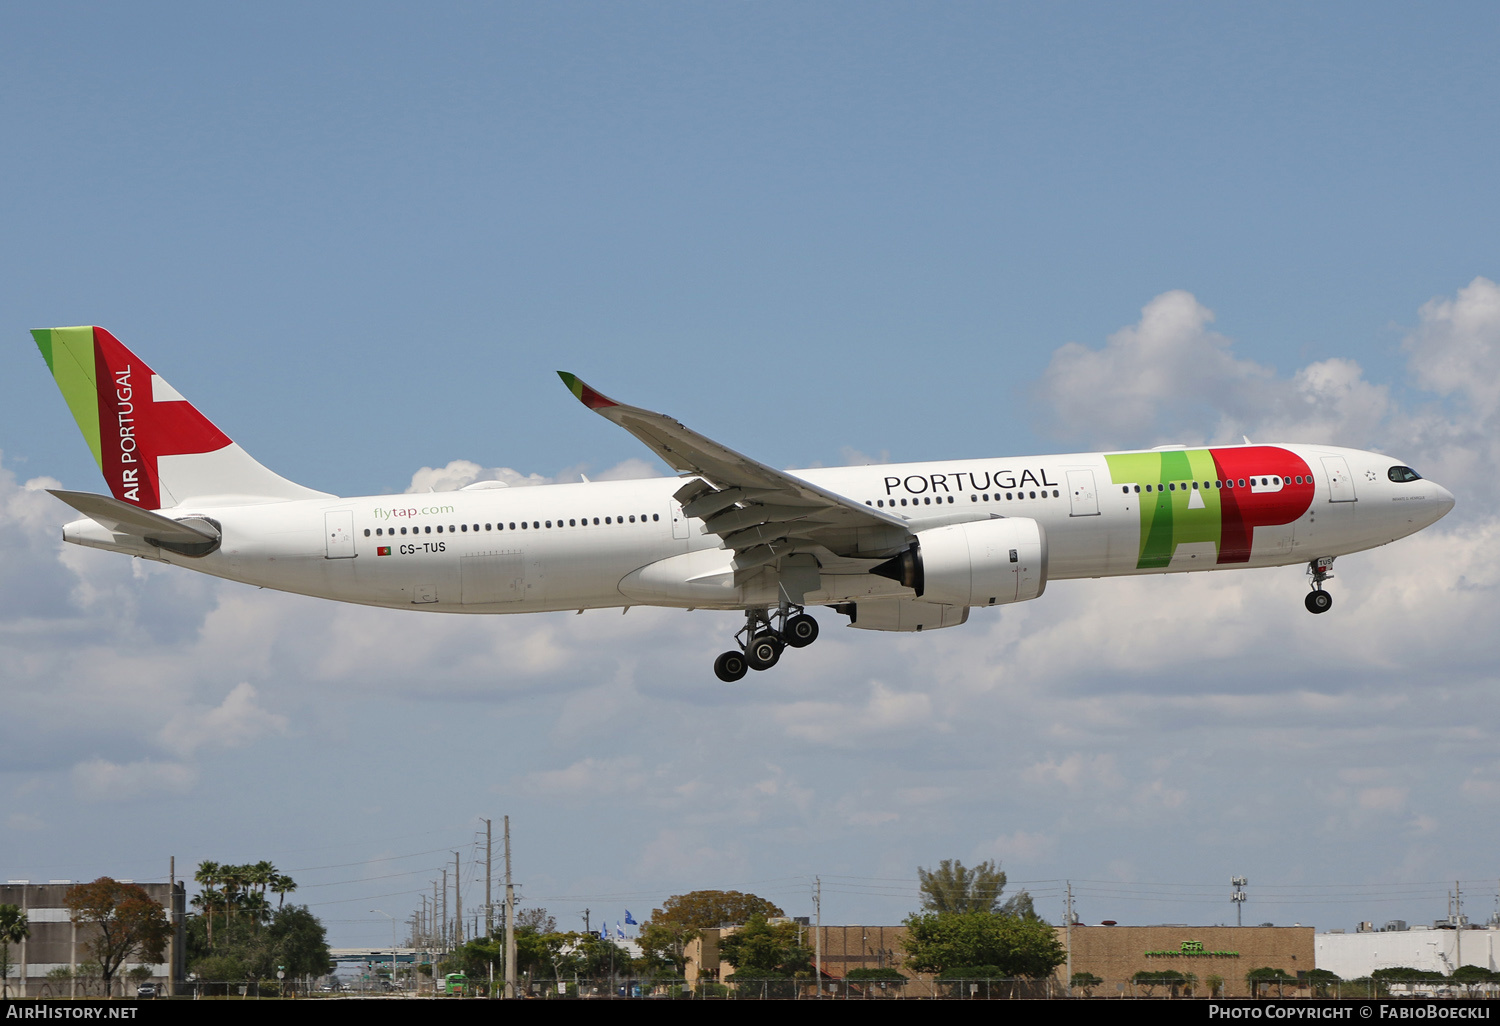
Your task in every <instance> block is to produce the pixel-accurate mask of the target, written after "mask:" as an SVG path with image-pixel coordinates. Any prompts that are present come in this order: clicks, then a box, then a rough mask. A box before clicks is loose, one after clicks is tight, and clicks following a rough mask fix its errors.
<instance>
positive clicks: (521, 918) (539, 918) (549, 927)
mask: <svg viewBox="0 0 1500 1026" xmlns="http://www.w3.org/2000/svg"><path fill="white" fill-rule="evenodd" d="M516 929H517V930H531V931H532V932H533V933H556V932H557V917H556V916H554V915H552V914H551V913H550V912H548V911H547V910H546V909H544V908H523V909H521V910H520V911H519V912H517V913H516Z"/></svg>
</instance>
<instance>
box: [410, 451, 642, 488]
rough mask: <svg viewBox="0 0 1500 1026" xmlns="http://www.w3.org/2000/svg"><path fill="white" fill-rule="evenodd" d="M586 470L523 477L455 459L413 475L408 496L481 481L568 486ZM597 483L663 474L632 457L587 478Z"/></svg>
mask: <svg viewBox="0 0 1500 1026" xmlns="http://www.w3.org/2000/svg"><path fill="white" fill-rule="evenodd" d="M585 474H587V468H573V469H567V470H563V471H561V472H560V473H558V474H557V475H556V476H554V477H546V476H544V475H542V474H522V473H521V472H520V471H518V470H512V469H511V468H510V467H481V466H480V465H479V464H477V463H475V462H474V461H472V460H452V461H450V462H449V463H448V464H447V465H446V466H442V467H423V468H422V469H420V470H418V471H417V472H416V473H414V474H412V476H411V485H410V486H408V487H407V489H406V491H407V493H408V494H410V493H413V492H452V491H457V490H458V489H460V488H465V487H468V486H469V485H471V484H475V483H477V482H480V481H500V482H503V483H504V484H505V485H507V486H509V487H512V488H524V487H529V486H532V485H547V484H569V483H572V482H576V481H580V480H582V478H583V476H584V475H585ZM588 476H589V477H590V479H591V480H594V481H630V480H635V479H637V478H643V477H659V476H661V472H660V471H659V470H657V469H656V467H655V466H654V465H652V464H650V463H648V462H646V461H645V460H643V459H637V458H634V457H632V458H631V459H628V460H624V461H623V462H620V463H617V464H615V465H614V466H613V467H610V468H609V469H608V470H604V471H601V472H600V473H598V474H593V475H588Z"/></svg>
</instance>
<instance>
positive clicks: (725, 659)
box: [714, 604, 818, 684]
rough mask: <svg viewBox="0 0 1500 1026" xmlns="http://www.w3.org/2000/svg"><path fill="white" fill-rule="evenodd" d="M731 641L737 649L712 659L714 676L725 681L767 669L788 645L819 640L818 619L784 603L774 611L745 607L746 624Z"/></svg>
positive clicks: (731, 681) (802, 646)
mask: <svg viewBox="0 0 1500 1026" xmlns="http://www.w3.org/2000/svg"><path fill="white" fill-rule="evenodd" d="M773 620H774V621H777V622H775V623H773ZM778 623H779V626H778ZM734 640H735V641H736V643H738V644H739V646H740V647H739V650H738V651H734V650H731V651H729V652H725V653H724V654H723V655H721V656H719V658H717V659H715V660H714V675H715V676H716V677H718V678H719V679H720V680H722V681H723V682H724V683H726V684H733V683H734V682H735V681H737V680H742V679H743V678H744V676H745V674H746V673H747V672H749V671H750V670H769V669H770V668H771V667H773V666H775V665H776V663H777V662H778V661H779V660H780V659H781V653H782V652H784V651H786V649H787V648H788V647H791V648H806V647H807V646H808V645H811V644H812V643H813V642H814V641H816V640H818V621H817V620H814V619H813V618H812V617H811V616H808V615H807V614H806V613H804V612H803V611H802V607H801V606H793V605H789V604H784V605H782V606H781V607H780V608H779V609H777V610H776V612H775V613H772V612H770V611H769V610H766V609H747V610H745V626H743V627H741V628H740V629H739V631H738V632H737V633H736V634H735V636H734Z"/></svg>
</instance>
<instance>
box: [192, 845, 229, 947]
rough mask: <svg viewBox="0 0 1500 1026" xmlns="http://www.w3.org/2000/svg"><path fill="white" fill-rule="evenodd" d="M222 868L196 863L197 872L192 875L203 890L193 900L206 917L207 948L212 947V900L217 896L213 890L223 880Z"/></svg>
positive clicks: (211, 864)
mask: <svg viewBox="0 0 1500 1026" xmlns="http://www.w3.org/2000/svg"><path fill="white" fill-rule="evenodd" d="M223 872H224V870H223V867H222V866H220V865H219V864H218V863H217V862H200V863H198V872H196V873H194V874H193V879H194V880H195V881H197V883H198V885H199V886H200V887H202V888H203V890H202V892H201V893H200V894H199V895H198V897H197V898H196V899H195V900H194V902H193V903H194V904H195V905H200V907H201V908H202V909H203V912H204V914H205V915H207V916H208V946H209V947H210V948H212V947H213V946H214V901H213V899H214V898H217V897H218V896H219V894H218V891H216V890H215V887H216V885H217V884H218V883H219V881H220V880H221V879H222V878H223Z"/></svg>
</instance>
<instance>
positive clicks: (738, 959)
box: [719, 916, 812, 980]
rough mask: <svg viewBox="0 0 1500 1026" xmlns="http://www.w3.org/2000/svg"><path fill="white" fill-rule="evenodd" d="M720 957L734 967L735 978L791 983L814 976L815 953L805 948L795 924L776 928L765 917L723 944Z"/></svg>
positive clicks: (738, 931)
mask: <svg viewBox="0 0 1500 1026" xmlns="http://www.w3.org/2000/svg"><path fill="white" fill-rule="evenodd" d="M719 957H720V958H722V959H723V960H724V961H726V962H728V963H729V964H730V965H732V966H734V969H735V973H734V978H735V979H737V980H742V979H757V980H763V979H778V980H788V979H793V978H795V977H800V976H810V975H812V952H811V951H808V950H807V949H806V948H804V947H803V946H802V943H801V941H800V940H799V939H798V937H797V925H796V924H795V923H776V924H775V925H772V924H771V923H768V922H767V921H766V918H765V916H754V917H752V918H751V920H750V922H748V923H746V924H745V925H744V926H742V927H740V928H739V929H738V930H735V931H734V933H732V934H730V935H729V936H727V937H724V938H723V939H721V940H720V941H719Z"/></svg>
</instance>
